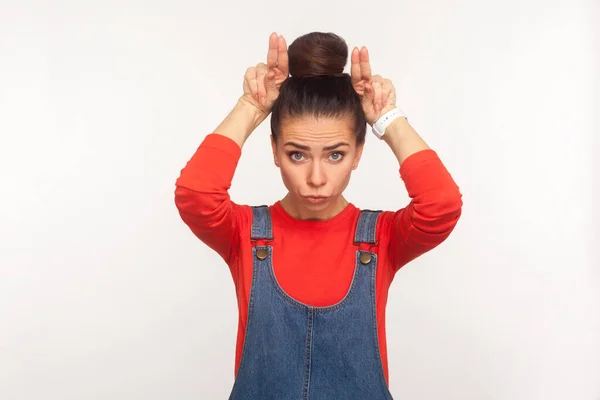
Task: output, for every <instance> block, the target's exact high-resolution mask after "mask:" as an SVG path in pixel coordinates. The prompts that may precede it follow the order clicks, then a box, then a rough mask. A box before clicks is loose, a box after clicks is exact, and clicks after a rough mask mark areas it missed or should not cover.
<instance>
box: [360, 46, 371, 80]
mask: <svg viewBox="0 0 600 400" xmlns="http://www.w3.org/2000/svg"><path fill="white" fill-rule="evenodd" d="M360 72H361V73H362V77H363V79H366V80H368V81H370V80H371V63H369V50H367V48H366V47H364V46H363V47H362V49H360Z"/></svg>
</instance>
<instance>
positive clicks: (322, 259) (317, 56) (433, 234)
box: [175, 32, 462, 400]
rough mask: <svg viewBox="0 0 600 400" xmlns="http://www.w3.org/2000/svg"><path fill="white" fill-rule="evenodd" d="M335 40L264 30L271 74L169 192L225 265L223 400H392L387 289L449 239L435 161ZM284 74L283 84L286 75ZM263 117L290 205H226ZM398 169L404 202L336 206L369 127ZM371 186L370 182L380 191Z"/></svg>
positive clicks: (249, 81)
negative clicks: (230, 376)
mask: <svg viewBox="0 0 600 400" xmlns="http://www.w3.org/2000/svg"><path fill="white" fill-rule="evenodd" d="M347 58H348V47H347V45H346V43H345V42H344V40H343V39H341V38H340V37H338V36H336V35H334V34H331V33H321V32H313V33H310V34H307V35H304V36H301V37H299V38H298V39H296V40H295V41H294V42H293V43H292V44H291V45H290V46H289V49H287V45H286V41H285V39H284V38H283V37H282V36H278V35H277V34H275V33H273V34H271V36H270V38H269V51H268V55H267V62H266V64H264V63H260V64H258V65H256V66H255V67H252V68H249V69H248V70H247V71H246V75H245V78H244V93H243V95H242V96H241V97H240V98H239V99H238V101H237V104H236V105H235V107H234V109H233V110H232V111H231V113H230V114H229V115H228V116H227V117H226V118H225V119H224V120H223V122H222V123H221V124H220V125H219V126H218V127H217V128H216V130H215V131H214V132H213V133H211V134H209V135H208V136H207V137H206V138H205V139H204V141H203V142H202V144H201V145H200V147H199V148H198V149H197V151H196V153H195V154H194V155H193V157H192V158H191V160H190V161H189V162H188V163H187V165H186V166H185V168H183V170H182V171H181V175H180V177H179V178H178V180H177V183H176V190H175V203H176V205H177V207H178V209H179V212H180V215H181V217H182V219H183V221H184V222H185V223H186V224H187V225H188V226H189V227H190V229H191V230H192V232H193V233H194V234H195V235H196V236H197V237H198V238H199V239H200V240H201V241H203V242H204V243H205V244H206V245H208V246H209V247H210V248H212V249H213V250H214V251H216V252H217V253H218V254H220V256H221V257H222V258H223V259H224V260H225V262H226V263H227V265H228V266H229V269H230V271H231V274H232V276H233V280H234V282H235V287H236V295H237V300H238V306H239V326H238V335H237V351H236V357H235V371H234V372H235V378H236V379H235V383H234V386H233V390H232V392H231V397H230V398H231V399H260V400H270V399H277V400H285V399H311V400H316V399H336V400H338V399H360V400H378V399H391V395H390V392H389V390H388V368H387V351H386V336H385V307H386V302H387V295H388V289H389V287H390V284H391V282H392V279H393V278H394V275H395V273H396V272H397V271H398V270H399V268H400V267H402V266H403V265H405V264H407V263H408V262H409V261H411V260H413V259H414V258H415V257H417V256H419V255H421V254H423V253H425V252H427V251H429V250H431V249H432V248H434V247H436V246H437V245H439V244H440V243H441V242H442V241H444V240H445V239H446V238H447V237H448V235H449V234H450V232H451V231H452V230H453V229H454V227H455V224H456V223H457V220H458V219H459V216H460V214H461V207H462V197H461V193H460V192H459V189H458V187H457V185H456V184H455V182H454V181H453V179H452V177H451V175H450V174H449V173H448V171H447V170H446V169H445V167H444V165H443V164H442V162H441V161H440V159H439V158H438V156H437V154H436V153H435V152H434V151H433V150H432V149H430V148H429V147H428V146H427V144H426V143H425V142H424V141H423V140H422V139H421V137H419V135H418V134H417V133H416V132H415V130H414V129H413V128H412V127H411V126H410V124H409V123H408V121H407V118H406V117H405V116H403V115H402V113H401V111H400V110H399V109H397V108H396V93H395V89H394V86H393V85H392V82H390V80H388V79H384V78H382V77H381V76H379V75H372V74H371V67H370V64H369V54H368V51H367V49H366V48H365V47H363V48H361V49H360V50H359V49H358V48H354V50H353V51H352V54H351V73H350V75H348V74H345V73H343V70H344V66H345V65H346V62H347ZM290 75H291V76H290ZM269 114H271V132H272V135H271V143H272V151H273V158H274V162H275V165H276V166H277V167H279V168H280V170H281V176H282V178H283V183H284V184H285V187H286V188H287V190H288V193H287V195H286V196H285V197H284V198H283V199H281V200H280V201H277V202H275V203H274V204H273V205H271V206H259V207H251V206H246V205H239V204H236V203H234V202H233V201H231V199H230V197H229V195H228V189H229V187H230V184H231V181H232V178H233V175H234V172H235V169H236V166H237V163H238V161H239V158H240V155H241V149H242V147H243V145H244V142H245V141H246V139H247V138H248V137H249V136H250V134H251V133H252V132H253V131H254V130H255V129H256V127H258V126H259V125H260V123H261V122H262V121H263V120H264V119H265V118H266V117H267V116H268V115H269ZM367 124H368V125H370V126H371V127H373V128H374V132H375V135H376V136H378V137H380V139H381V140H384V141H385V142H386V143H387V144H388V145H389V147H390V149H391V151H392V152H393V153H394V155H395V156H396V157H397V159H398V163H399V172H400V177H401V178H402V180H403V182H404V184H405V186H406V189H407V190H408V194H409V196H410V198H411V201H410V203H409V204H408V205H406V206H405V207H402V208H399V209H398V210H397V211H370V210H360V209H358V208H357V207H355V206H354V205H352V204H351V203H349V202H348V200H346V198H344V196H343V192H344V189H345V188H346V186H347V185H348V182H349V180H350V175H351V173H352V171H353V170H354V169H356V168H357V167H358V164H359V161H360V158H361V154H362V150H363V144H364V140H365V134H366V130H367V129H366V128H367V127H366V125H367ZM378 184H381V183H378V178H377V177H376V176H374V177H373V180H372V182H371V183H369V184H367V185H366V186H365V188H364V189H365V190H366V191H369V185H378Z"/></svg>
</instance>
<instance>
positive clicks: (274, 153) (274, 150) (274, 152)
mask: <svg viewBox="0 0 600 400" xmlns="http://www.w3.org/2000/svg"><path fill="white" fill-rule="evenodd" d="M271 149H272V150H273V162H274V163H275V165H276V166H277V167H279V159H278V158H277V143H276V142H275V139H274V138H273V134H271Z"/></svg>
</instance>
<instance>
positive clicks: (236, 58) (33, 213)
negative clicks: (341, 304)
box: [0, 0, 600, 400]
mask: <svg viewBox="0 0 600 400" xmlns="http://www.w3.org/2000/svg"><path fill="white" fill-rule="evenodd" d="M598 9H599V3H598V2H597V1H568V2H567V1H556V0H545V1H542V0H539V1H533V0H529V1H523V0H520V1H519V0H505V1H497V2H491V1H477V0H469V1H467V0H456V1H442V0H427V1H418V2H417V1H411V2H407V1H369V2H348V1H344V2H342V1H305V2H303V3H301V2H272V1H260V0H257V1H250V2H242V1H236V2H231V1H219V2H212V3H210V4H208V3H205V2H203V1H166V0H163V1H152V2H149V1H145V2H142V1H133V0H119V1H116V0H110V1H102V2H101V1H95V2H92V1H52V2H50V1H47V2H44V1H27V2H26V1H13V2H11V1H6V0H0V398H1V399H2V400H38V399H45V400H75V399H76V400H82V399H85V400H87V399H90V400H92V399H111V400H116V399H123V400H125V399H127V400H131V399H144V400H159V399H160V400H163V399H177V400H188V399H225V398H227V396H228V394H229V392H230V389H231V385H232V383H233V368H234V347H235V335H236V328H237V308H236V301H235V295H234V288H233V284H232V280H231V276H230V274H229V271H228V270H227V267H226V265H225V264H224V263H223V262H222V261H221V260H220V259H219V258H218V256H216V255H215V254H213V253H212V252H211V251H209V250H208V249H207V248H206V247H205V246H204V245H203V244H202V243H201V242H199V241H198V240H197V239H196V238H195V237H194V236H193V234H192V233H191V232H190V231H189V230H188V229H187V227H186V226H185V225H184V224H183V223H182V222H181V220H180V218H179V216H178V214H177V210H176V208H175V206H174V202H173V190H174V183H175V180H176V178H177V177H178V175H179V172H180V170H181V168H183V166H184V165H185V163H186V162H187V161H188V159H189V158H190V157H191V155H192V154H193V152H194V151H195V149H196V148H197V146H198V145H199V144H200V142H201V141H202V139H203V138H204V136H205V135H207V134H208V133H210V132H211V130H213V129H214V128H215V127H216V126H217V125H218V123H219V122H220V121H221V120H222V119H223V117H225V115H226V114H227V113H228V112H229V110H230V109H231V107H232V106H233V105H234V103H235V101H236V99H237V98H238V96H239V95H240V93H241V88H242V77H243V74H244V71H245V69H246V67H248V66H251V65H254V64H256V63H258V62H260V61H264V59H265V56H266V50H267V44H268V35H269V33H271V32H272V31H276V32H278V33H282V34H283V35H284V36H285V37H286V38H287V39H288V43H291V41H292V40H293V39H294V38H296V37H297V36H299V35H301V34H304V33H308V32H311V31H315V30H322V31H331V32H335V33H338V34H339V35H341V36H342V37H344V38H345V39H346V40H347V42H348V44H349V46H350V47H353V46H355V45H359V46H360V45H366V46H368V47H369V49H370V53H371V57H372V64H373V68H374V72H375V73H378V74H381V75H383V76H385V77H387V78H390V79H391V80H392V82H393V83H394V84H395V86H396V89H397V93H398V105H399V106H400V107H401V108H402V109H403V110H404V111H405V112H406V113H407V114H408V115H409V121H410V122H411V124H412V126H413V127H414V128H415V129H416V130H417V132H419V133H420V134H421V135H422V136H423V137H424V138H425V140H426V141H427V142H428V143H429V144H430V145H431V146H432V147H433V148H434V149H435V150H436V151H437V152H438V153H439V155H440V156H441V158H442V160H443V161H444V163H445V164H446V166H447V167H448V169H449V170H450V172H451V173H452V175H453V177H454V178H455V180H456V182H457V183H458V184H459V186H460V188H461V191H462V193H463V196H464V197H463V200H464V209H463V216H462V218H461V220H460V222H459V224H458V226H457V227H456V230H455V231H454V233H453V234H452V235H451V237H450V238H449V239H448V240H447V241H446V242H445V243H444V244H443V245H441V246H440V247H439V248H437V249H436V250H434V251H432V252H430V253H428V254H426V255H424V256H422V257H421V258H419V259H418V260H416V261H414V262H412V263H410V264H409V265H407V266H406V267H405V268H403V269H402V270H401V272H399V273H398V275H397V278H396V280H395V281H394V283H393V286H392V288H391V293H390V299H389V304H388V310H387V316H388V332H387V334H388V345H389V364H390V379H391V391H392V393H393V394H394V396H395V398H398V399H410V400H421V399H422V400H425V399H427V400H434V399H435V400H438V399H446V400H451V399H460V400H470V399H472V400H559V399H560V400H563V399H564V400H599V399H600V251H599V250H598V249H599V247H600V244H599V239H600V231H599V228H598V225H599V223H600V213H599V212H598V205H599V204H600V163H599V162H598V157H599V155H600V148H599V147H600V142H599V141H598V137H597V136H598V133H599V131H600V124H599V121H598V119H597V118H598V117H597V114H598V111H599V108H600V101H599V99H598V93H600V92H599V91H598V89H599V87H598V84H599V78H598V76H599V74H598V71H600V63H599V55H598V54H599V48H600V44H599V38H600V32H599V29H598V28H597V26H598V24H599V22H600V21H599V14H598ZM594 112H595V113H596V115H594ZM268 134H269V125H268V121H266V122H265V123H264V124H263V125H262V126H261V127H260V128H259V129H258V130H257V131H256V132H255V134H254V135H253V136H252V137H251V139H250V140H249V142H248V143H247V145H246V147H244V150H243V155H242V159H241V161H240V166H239V168H238V171H237V173H236V175H235V178H234V182H233V187H232V189H231V194H232V197H233V199H234V200H235V201H236V202H238V203H246V204H271V203H273V202H274V201H276V200H277V199H279V198H281V197H282V196H283V194H284V188H283V185H282V183H281V179H280V177H279V175H278V170H277V169H276V168H275V167H274V166H273V164H272V160H271V154H270V147H269V141H268ZM263 182H268V183H269V184H268V185H265V184H263ZM346 194H347V197H348V198H349V199H350V200H351V201H352V202H353V203H354V204H356V205H357V206H359V207H363V208H367V207H369V208H371V207H372V208H383V209H391V210H395V209H398V208H400V207H403V206H404V205H406V203H407V202H408V197H407V195H406V191H405V189H404V185H403V183H402V181H401V180H400V178H399V175H398V165H397V161H396V159H395V158H394V156H393V154H392V153H391V151H390V150H389V149H388V148H387V147H386V145H385V143H383V142H378V141H376V140H374V138H373V137H372V136H369V137H368V138H367V144H366V149H365V155H364V158H363V161H362V164H361V166H360V168H359V170H358V171H357V172H356V173H355V174H354V176H353V180H352V182H351V184H350V186H349V188H348V190H347V192H346Z"/></svg>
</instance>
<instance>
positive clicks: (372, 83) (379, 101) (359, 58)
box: [350, 46, 396, 126]
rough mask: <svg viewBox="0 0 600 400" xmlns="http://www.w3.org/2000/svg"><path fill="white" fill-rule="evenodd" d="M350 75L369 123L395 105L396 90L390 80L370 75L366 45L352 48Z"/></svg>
mask: <svg viewBox="0 0 600 400" xmlns="http://www.w3.org/2000/svg"><path fill="white" fill-rule="evenodd" d="M350 76H351V77H352V86H353V87H354V90H355V91H356V92H357V93H358V94H359V95H360V96H361V98H362V106H363V111H364V112H365V116H366V118H367V122H368V123H369V125H371V126H372V125H373V124H374V123H375V122H376V121H377V120H378V119H379V117H380V116H382V115H383V114H385V113H386V112H388V111H390V110H391V109H393V108H394V107H396V90H395V88H394V85H393V84H392V81H390V80H389V79H385V78H382V77H381V76H379V75H373V76H372V75H371V64H370V63H369V51H368V50H367V48H366V47H364V46H363V47H362V48H361V49H360V50H359V49H358V47H355V48H354V49H353V50H352V57H351V67H350Z"/></svg>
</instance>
